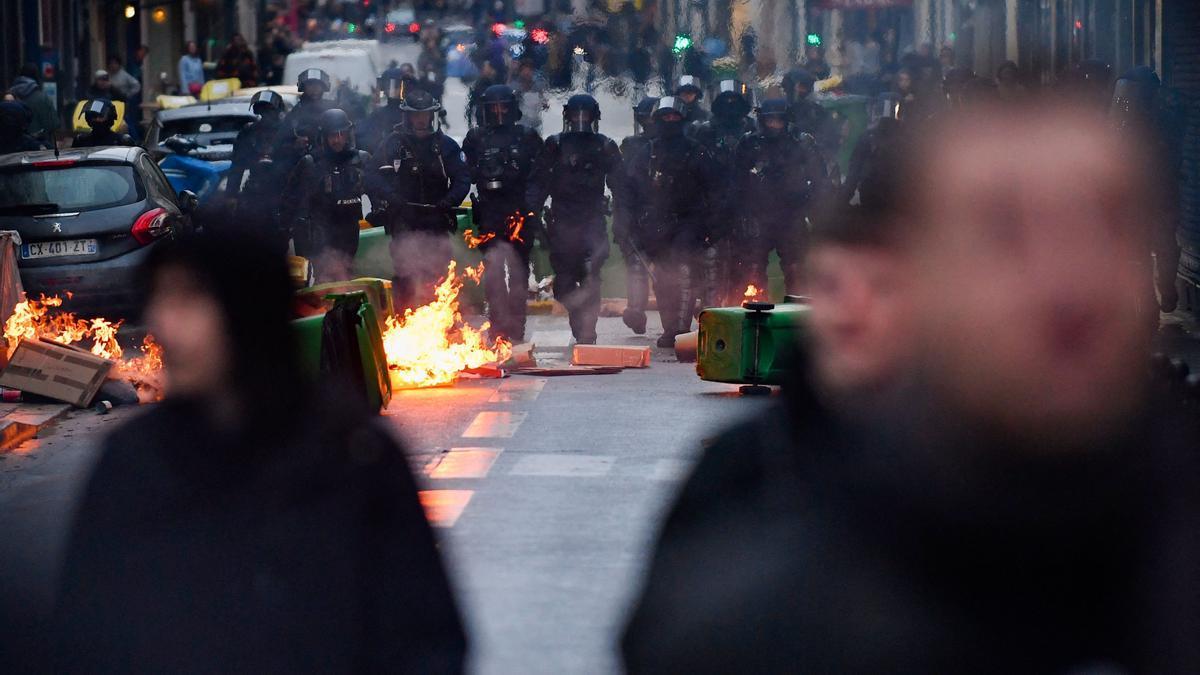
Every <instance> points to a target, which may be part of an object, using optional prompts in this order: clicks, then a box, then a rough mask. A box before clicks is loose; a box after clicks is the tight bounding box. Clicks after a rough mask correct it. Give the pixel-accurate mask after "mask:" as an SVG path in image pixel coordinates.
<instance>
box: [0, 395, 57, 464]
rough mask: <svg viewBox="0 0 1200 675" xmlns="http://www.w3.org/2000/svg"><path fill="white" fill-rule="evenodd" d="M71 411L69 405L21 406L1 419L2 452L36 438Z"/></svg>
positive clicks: (0, 445)
mask: <svg viewBox="0 0 1200 675" xmlns="http://www.w3.org/2000/svg"><path fill="white" fill-rule="evenodd" d="M70 410H71V406H69V405H65V404H53V403H50V404H36V405H22V406H20V407H19V408H17V409H16V410H15V411H13V412H11V413H9V414H8V415H5V416H4V417H3V418H0V452H2V451H7V450H12V449H13V448H16V447H17V446H18V445H20V444H22V443H24V442H25V441H28V440H29V439H31V438H34V437H36V436H37V435H38V434H39V433H40V432H41V431H42V430H43V429H45V428H47V427H49V426H50V425H51V424H53V423H54V422H55V421H57V420H58V419H59V418H61V417H62V416H63V415H66V414H67V412H68V411H70Z"/></svg>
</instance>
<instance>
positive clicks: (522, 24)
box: [513, 19, 525, 28]
mask: <svg viewBox="0 0 1200 675" xmlns="http://www.w3.org/2000/svg"><path fill="white" fill-rule="evenodd" d="M513 27H514V28H524V27H525V22H524V21H523V20H521V19H517V20H516V21H513Z"/></svg>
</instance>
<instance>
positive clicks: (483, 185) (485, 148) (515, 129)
mask: <svg viewBox="0 0 1200 675" xmlns="http://www.w3.org/2000/svg"><path fill="white" fill-rule="evenodd" d="M478 129H479V130H480V131H482V133H481V138H480V146H481V147H480V149H479V157H478V159H477V161H476V164H475V166H474V167H472V171H473V173H474V181H475V186H476V189H477V190H478V194H477V195H476V197H475V198H474V199H472V201H471V204H472V208H473V211H474V216H475V223H476V225H477V226H479V228H480V229H481V231H485V232H487V231H492V230H494V229H496V228H497V227H499V226H501V225H502V224H503V221H504V219H505V218H507V217H508V216H509V215H511V214H513V213H516V212H524V211H526V210H527V208H526V206H525V190H526V187H527V184H528V180H529V173H530V171H531V170H532V168H533V161H534V159H535V158H534V155H533V153H531V152H530V147H529V146H528V145H527V143H526V141H527V138H526V134H531V133H534V132H532V131H531V130H529V129H528V128H527V127H522V126H519V125H511V124H510V125H507V126H503V127H496V128H489V129H486V130H485V129H484V128H482V127H479V128H478Z"/></svg>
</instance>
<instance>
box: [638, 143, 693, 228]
mask: <svg viewBox="0 0 1200 675" xmlns="http://www.w3.org/2000/svg"><path fill="white" fill-rule="evenodd" d="M700 151H702V149H701V148H700V146H699V145H697V144H695V143H692V142H690V141H689V140H687V139H686V138H684V137H682V136H680V137H676V138H673V139H662V138H655V139H652V140H651V141H650V149H649V161H648V162H647V165H646V175H645V176H644V177H642V178H644V179H645V180H646V181H647V185H648V188H649V199H648V200H647V201H648V204H647V208H646V211H645V212H644V213H642V214H641V215H640V217H639V219H638V220H639V221H640V223H639V227H638V228H636V229H637V231H638V232H639V233H640V236H639V237H638V238H639V239H642V240H644V242H645V244H646V245H647V246H648V247H650V248H653V249H660V248H662V247H664V246H667V245H670V244H671V243H672V242H675V241H678V238H679V237H680V236H681V235H683V236H686V235H688V234H691V235H692V236H693V237H694V238H696V239H700V238H703V233H700V232H691V233H688V232H686V231H685V228H689V227H691V228H694V227H695V226H696V225H698V223H693V222H690V219H689V218H688V215H689V214H692V213H694V212H695V210H696V204H697V203H699V202H700V199H699V197H698V196H697V195H696V193H695V189H696V188H697V187H699V184H698V182H697V180H696V179H697V177H696V176H695V175H693V172H692V170H691V169H692V167H693V166H694V165H695V161H696V156H695V155H696V153H697V152H700ZM634 178H635V179H636V178H638V177H636V176H635V177H634Z"/></svg>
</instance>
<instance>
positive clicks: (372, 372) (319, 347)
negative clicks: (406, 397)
mask: <svg viewBox="0 0 1200 675" xmlns="http://www.w3.org/2000/svg"><path fill="white" fill-rule="evenodd" d="M329 298H330V299H331V301H332V303H333V306H332V307H330V310H329V311H328V312H325V313H323V314H316V315H313V316H306V317H303V318H300V319H295V320H293V321H292V329H293V330H294V331H295V336H296V340H297V348H298V349H299V352H300V365H301V367H302V368H303V370H304V373H305V375H307V376H308V377H309V378H311V380H312V381H314V382H320V381H321V380H322V378H323V377H327V376H331V375H332V376H336V375H337V371H338V370H339V369H338V368H335V367H333V366H332V365H331V364H343V363H353V362H357V363H358V364H359V365H358V368H359V369H360V372H361V376H362V380H361V381H362V383H363V393H364V396H365V399H366V404H367V406H368V407H369V408H370V409H372V410H382V409H383V408H385V407H386V406H387V405H388V403H390V402H391V400H392V383H391V378H390V377H389V375H388V370H387V354H386V353H385V352H384V350H383V334H382V333H381V331H380V328H379V319H378V317H377V316H376V313H375V308H374V307H372V306H371V303H370V302H368V301H367V296H366V293H364V292H362V291H354V292H350V293H340V294H334V295H331V296H329ZM346 317H352V318H350V319H349V320H348V323H349V324H350V325H336V322H339V321H341V322H347V318H346ZM351 330H352V331H353V337H352V338H351V339H348V340H336V339H335V340H329V339H327V338H328V337H329V336H331V335H337V334H339V331H343V332H342V333H341V334H342V335H345V332H348V331H351ZM347 337H349V336H347ZM334 351H339V352H340V353H336V354H335V353H333V352H334ZM331 369H333V370H334V371H335V372H328V371H330V370H331ZM352 379H354V380H357V377H353V378H352Z"/></svg>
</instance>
